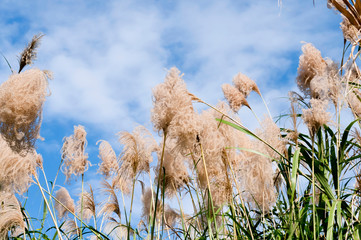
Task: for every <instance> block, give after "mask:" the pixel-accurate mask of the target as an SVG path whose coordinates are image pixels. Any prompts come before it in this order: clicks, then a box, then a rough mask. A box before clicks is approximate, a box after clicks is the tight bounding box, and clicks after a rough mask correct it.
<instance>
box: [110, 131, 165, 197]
mask: <svg viewBox="0 0 361 240" xmlns="http://www.w3.org/2000/svg"><path fill="white" fill-rule="evenodd" d="M119 136H120V137H119V142H120V144H122V145H123V151H122V153H121V155H120V159H119V162H120V168H119V170H118V173H117V176H116V178H115V181H117V182H118V183H117V186H118V187H120V189H121V190H122V191H123V192H124V193H125V194H130V188H131V186H132V181H133V179H134V177H136V176H137V175H138V174H140V173H142V172H149V164H150V163H151V162H152V161H153V157H152V152H153V151H155V150H156V149H157V148H158V146H157V143H156V141H155V140H154V138H153V137H152V135H151V134H150V132H149V131H148V130H147V129H146V128H145V127H143V126H139V127H137V128H135V129H134V131H133V133H129V132H121V133H119Z"/></svg>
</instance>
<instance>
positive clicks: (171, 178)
mask: <svg viewBox="0 0 361 240" xmlns="http://www.w3.org/2000/svg"><path fill="white" fill-rule="evenodd" d="M175 145H176V142H172V141H167V143H166V147H165V150H164V160H163V169H164V170H163V169H161V171H160V174H159V172H158V171H156V177H155V180H154V181H155V182H158V179H160V183H161V187H162V188H163V189H164V192H165V194H166V196H168V197H170V198H171V197H173V196H174V195H175V194H176V193H177V192H179V191H181V190H182V189H183V188H184V186H185V185H186V184H187V183H188V182H189V174H188V172H187V167H186V165H185V162H186V160H185V158H184V157H183V156H182V154H180V152H179V151H177V149H176V147H175ZM158 157H159V159H160V157H161V150H159V151H158ZM159 164H160V161H159V162H158V166H157V169H159Z"/></svg>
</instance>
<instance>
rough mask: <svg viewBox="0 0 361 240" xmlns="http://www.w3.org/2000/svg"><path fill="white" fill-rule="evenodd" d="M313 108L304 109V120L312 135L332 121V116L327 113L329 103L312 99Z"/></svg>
mask: <svg viewBox="0 0 361 240" xmlns="http://www.w3.org/2000/svg"><path fill="white" fill-rule="evenodd" d="M310 103H311V108H310V109H303V110H302V112H303V114H302V119H303V121H304V122H305V123H306V125H307V127H308V129H309V131H310V133H311V135H313V134H315V133H316V132H317V131H318V129H319V128H320V127H321V126H323V125H324V124H327V123H328V122H330V120H331V115H330V113H329V112H327V111H326V109H327V105H328V103H327V101H325V100H319V99H311V100H310Z"/></svg>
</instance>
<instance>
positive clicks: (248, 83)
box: [233, 73, 261, 97]
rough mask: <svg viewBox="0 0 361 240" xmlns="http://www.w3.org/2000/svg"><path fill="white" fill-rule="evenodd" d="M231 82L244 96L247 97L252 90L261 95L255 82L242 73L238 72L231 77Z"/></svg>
mask: <svg viewBox="0 0 361 240" xmlns="http://www.w3.org/2000/svg"><path fill="white" fill-rule="evenodd" d="M233 84H234V86H235V87H236V88H237V89H238V91H240V92H241V93H243V94H244V96H245V97H248V95H249V94H250V93H251V92H252V91H255V92H256V93H257V94H258V95H260V96H261V92H260V91H259V89H258V87H257V84H256V83H255V82H254V81H253V80H252V79H250V78H249V77H247V76H246V75H244V74H242V73H238V74H237V75H236V76H234V77H233Z"/></svg>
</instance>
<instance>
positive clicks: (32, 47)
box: [18, 34, 44, 73]
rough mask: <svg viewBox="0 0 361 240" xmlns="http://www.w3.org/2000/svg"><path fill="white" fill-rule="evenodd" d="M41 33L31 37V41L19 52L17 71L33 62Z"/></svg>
mask: <svg viewBox="0 0 361 240" xmlns="http://www.w3.org/2000/svg"><path fill="white" fill-rule="evenodd" d="M43 36H44V35H43V34H38V35H35V36H34V37H33V39H32V40H31V42H30V43H29V44H28V46H27V47H26V48H25V49H24V50H23V52H22V53H21V54H20V58H19V72H18V73H20V72H21V70H23V68H24V67H25V66H26V65H31V64H32V63H33V60H35V59H36V54H37V52H36V50H37V48H38V47H39V44H40V39H41V38H42V37H43Z"/></svg>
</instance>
